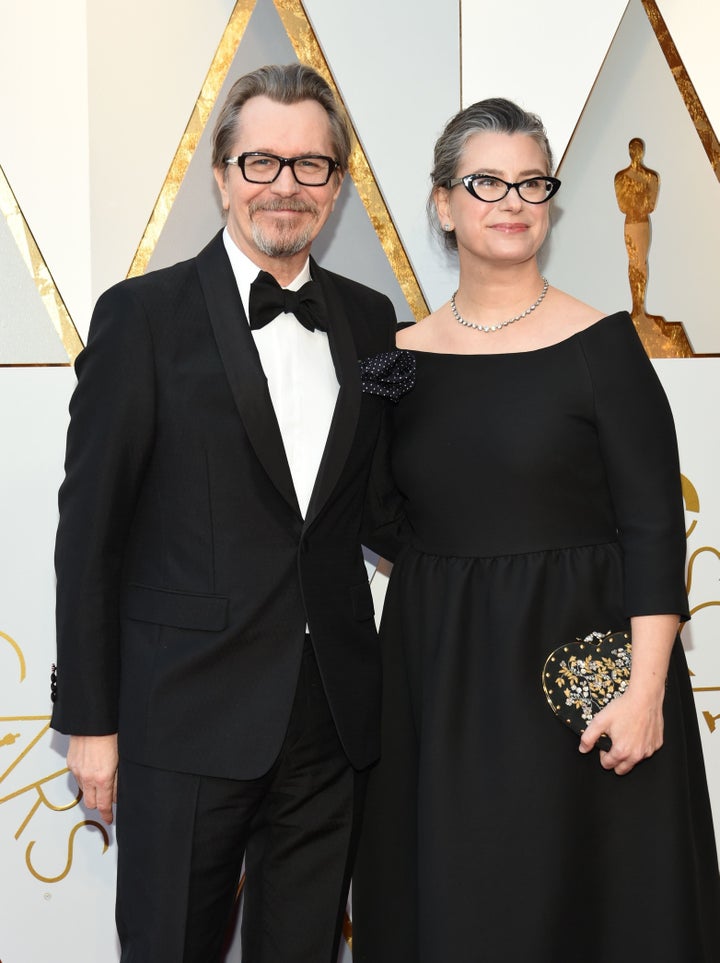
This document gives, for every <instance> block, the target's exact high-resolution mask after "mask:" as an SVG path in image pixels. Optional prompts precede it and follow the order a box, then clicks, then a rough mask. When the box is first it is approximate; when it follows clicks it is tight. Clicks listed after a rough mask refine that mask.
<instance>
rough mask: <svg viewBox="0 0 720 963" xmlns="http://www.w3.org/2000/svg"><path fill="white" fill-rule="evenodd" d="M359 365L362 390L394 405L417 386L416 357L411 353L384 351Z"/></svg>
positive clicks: (365, 359) (364, 359) (360, 362)
mask: <svg viewBox="0 0 720 963" xmlns="http://www.w3.org/2000/svg"><path fill="white" fill-rule="evenodd" d="M358 363H359V365H360V379H361V381H362V390H363V391H366V392H367V393H368V394H371V395H380V397H382V398H386V399H387V400H388V401H392V402H393V404H397V403H398V401H399V400H400V399H401V398H402V396H403V395H404V394H407V392H408V391H410V389H411V388H412V387H413V385H414V384H415V356H414V355H413V354H411V353H410V352H409V351H400V350H398V349H395V350H394V351H383V352H381V353H380V354H374V355H373V356H372V357H371V358H363V360H362V361H359V362H358Z"/></svg>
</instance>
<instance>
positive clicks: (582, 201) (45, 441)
mask: <svg viewBox="0 0 720 963" xmlns="http://www.w3.org/2000/svg"><path fill="white" fill-rule="evenodd" d="M645 6H646V5H643V3H641V2H640V0H631V2H630V3H629V4H628V3H626V2H625V0H606V2H604V3H602V4H600V3H597V4H593V5H587V4H578V3H577V0H548V2H547V3H545V4H544V5H543V9H542V16H541V17H540V18H539V19H538V13H537V10H538V8H537V4H536V3H534V2H531V0H514V2H511V3H510V4H505V5H504V6H503V8H502V14H503V16H502V21H501V25H500V27H498V26H497V16H496V14H497V7H496V6H495V5H492V4H489V3H487V2H484V0H465V2H464V3H457V4H448V2H447V0H415V2H414V4H413V12H412V16H408V12H407V4H406V3H405V0H363V2H362V3H351V2H347V3H343V4H339V3H338V2H337V0H306V3H305V5H304V11H305V14H306V16H307V22H308V23H309V25H310V27H311V28H312V31H313V33H314V37H315V38H316V40H317V42H318V43H319V45H320V47H321V48H322V52H323V54H324V56H325V58H326V60H327V62H328V64H329V66H330V69H331V70H332V73H333V75H334V78H335V80H336V82H337V84H338V86H339V88H340V90H341V93H342V95H343V97H344V99H345V101H346V104H347V106H348V108H349V111H350V113H351V116H352V119H353V122H354V125H355V128H356V131H357V133H358V136H359V138H360V140H361V142H362V145H363V147H364V150H365V154H366V156H367V159H368V162H369V164H370V166H371V168H372V170H373V172H374V175H375V178H376V181H377V183H378V185H379V187H380V189H381V191H382V194H383V197H384V199H385V203H386V205H387V210H388V213H389V216H390V217H391V218H392V221H393V223H394V225H395V228H396V230H397V232H398V235H399V237H400V239H401V241H402V244H403V245H404V248H405V251H406V252H407V255H408V257H409V259H410V262H411V265H412V269H413V271H414V276H415V278H416V279H417V282H418V283H419V285H420V287H421V289H422V292H423V293H424V296H425V299H426V301H427V303H428V304H429V305H430V306H431V307H436V306H437V305H439V304H440V303H442V302H443V301H445V300H446V299H447V296H448V294H449V292H450V291H452V290H453V287H452V285H453V281H454V271H455V268H454V266H453V265H452V263H451V262H449V261H448V260H447V259H446V257H445V256H444V255H443V254H441V253H440V252H439V251H438V250H437V248H436V247H435V246H434V244H433V242H432V240H431V238H430V235H429V232H428V230H427V228H426V225H425V220H424V202H425V196H426V192H427V188H428V171H429V168H430V163H431V154H432V146H433V143H434V140H435V138H436V136H437V134H438V133H439V131H440V129H441V128H442V126H443V124H444V122H445V121H446V120H447V118H448V117H449V116H450V115H451V114H453V113H454V112H455V111H456V110H457V109H458V108H459V107H460V106H461V104H463V103H469V102H471V101H472V100H474V99H477V98H480V97H483V96H490V95H505V96H510V97H513V98H515V99H517V100H518V101H520V102H521V103H522V104H523V105H524V106H526V107H528V108H529V109H532V110H536V111H538V112H539V113H540V114H541V115H542V116H543V117H544V119H545V121H546V123H547V126H548V129H549V133H550V137H551V140H552V142H553V146H554V149H555V152H556V155H557V156H558V157H562V166H561V169H560V172H559V176H560V177H561V178H562V179H563V189H562V192H561V194H560V195H559V197H558V205H557V212H556V218H555V225H554V228H553V233H552V237H551V239H550V241H549V242H548V244H547V250H546V251H545V254H544V258H545V262H544V266H545V271H546V273H547V274H548V276H549V277H550V279H551V281H552V283H555V284H557V285H559V286H561V287H564V288H567V289H569V290H570V291H572V292H573V293H574V294H576V295H577V296H579V297H581V298H584V299H585V300H588V301H591V302H593V303H596V304H597V305H598V306H599V307H603V308H606V309H607V310H608V311H612V310H616V309H617V308H620V307H629V305H630V296H629V290H628V287H627V262H626V254H625V248H624V242H623V217H622V215H621V214H620V212H619V210H618V208H617V204H616V201H615V196H614V192H613V189H612V178H613V175H614V173H615V172H616V171H617V170H619V169H620V168H622V167H624V166H626V164H627V143H628V140H629V139H630V138H631V137H634V136H639V137H642V138H643V139H644V140H645V142H646V146H647V152H646V163H647V164H648V166H650V167H652V168H654V169H655V170H657V171H659V172H660V175H661V193H660V197H659V200H658V205H657V209H656V211H655V213H654V214H653V216H652V225H653V242H652V247H651V256H650V280H649V286H648V310H650V311H652V312H653V313H657V314H663V315H664V316H665V317H666V318H668V319H669V320H682V321H684V322H685V323H686V325H687V330H688V334H689V336H690V338H691V340H692V341H693V345H694V347H695V350H696V351H703V352H705V353H720V324H719V322H720V319H719V318H718V309H717V307H716V304H717V298H716V293H715V289H714V285H713V283H712V282H713V281H714V276H713V275H714V271H713V267H714V266H715V265H716V264H717V255H718V251H719V250H720V246H719V245H718V232H719V230H720V228H718V225H719V224H720V217H719V216H718V215H719V214H720V210H718V208H719V207H720V185H718V180H717V176H716V175H715V173H714V172H713V169H712V167H711V165H710V162H709V160H708V158H707V155H706V154H705V153H704V151H703V149H702V146H701V144H700V140H699V138H698V137H697V134H696V132H695V128H694V124H693V121H692V119H691V117H690V114H689V112H688V109H687V106H686V104H685V102H684V101H683V98H682V97H681V95H680V93H679V91H678V88H677V85H676V84H675V81H674V79H673V76H672V74H671V72H670V69H669V67H668V65H667V62H666V60H665V58H664V54H663V52H662V50H661V48H660V45H659V44H658V41H657V37H656V36H655V33H654V32H653V30H652V28H651V26H650V21H649V20H648V17H647V14H646V10H645ZM658 6H659V8H660V11H661V12H662V14H663V15H664V16H665V19H666V22H667V24H668V27H669V29H670V32H671V34H672V38H673V40H674V42H675V44H676V46H677V48H678V50H679V52H680V55H681V57H682V60H683V63H684V65H685V67H686V69H687V72H688V74H689V76H690V78H691V80H692V83H693V85H694V88H695V91H696V92H697V94H698V96H699V97H700V99H701V101H702V104H703V107H704V109H705V112H706V113H707V115H708V117H709V118H710V121H711V123H712V124H713V125H714V129H715V130H716V131H718V130H720V101H719V100H718V91H719V90H720V84H718V67H717V63H718V57H717V51H716V38H717V37H718V36H720V11H719V10H718V9H717V7H716V4H715V3H714V2H713V0H691V2H688V0H664V2H660V3H659V4H658ZM293 7H294V3H293V0H276V3H273V2H272V0H257V2H256V3H255V0H240V2H239V3H238V4H237V5H236V4H235V3H234V2H233V0H173V2H170V0H150V2H147V0H145V2H141V0H125V3H123V4H117V3H115V2H113V3H111V2H110V0H93V2H92V3H87V2H85V0H66V2H64V3H62V4H57V3H54V2H53V0H37V2H35V3H34V4H26V3H24V2H23V0H5V2H4V3H2V4H0V44H1V45H2V47H1V49H2V56H0V118H2V120H1V121H0V168H1V170H0V210H1V211H2V216H0V439H1V440H2V463H1V464H0V865H1V866H2V870H3V871H2V875H1V876H0V905H1V906H2V907H3V911H2V914H0V960H2V961H3V963H37V961H40V960H50V959H52V960H54V961H58V963H70V960H72V961H73V963H97V961H98V960H102V961H103V963H106V961H107V963H111V961H112V960H115V959H117V948H116V938H115V935H114V925H113V888H114V866H115V841H114V835H113V830H112V828H111V829H110V830H109V831H107V830H106V829H105V828H104V827H101V826H99V825H98V823H97V821H96V817H95V816H94V814H92V813H89V812H87V811H86V810H84V808H83V806H82V803H80V804H78V803H77V800H76V787H75V785H74V783H73V781H72V779H71V778H69V777H68V775H67V773H66V772H65V771H64V751H65V740H64V738H63V737H59V736H57V735H54V734H52V733H51V732H50V731H48V729H47V721H48V717H49V711H50V705H49V666H50V663H51V661H52V660H53V657H54V636H53V589H54V579H53V572H52V542H53V536H54V529H55V524H56V491H57V486H58V484H59V481H60V479H61V473H62V453H63V447H64V432H65V426H66V421H67V414H66V412H67V401H68V398H69V395H70V392H71V391H72V387H73V383H74V375H73V373H72V369H71V368H70V367H68V366H67V358H68V346H69V345H70V350H72V347H71V340H69V339H68V337H67V335H65V336H62V335H61V334H59V333H58V332H59V328H60V321H58V316H57V311H53V309H52V308H51V307H50V308H49V307H48V304H49V300H48V291H50V292H51V293H52V294H53V296H54V295H55V293H57V294H59V296H60V298H61V299H62V302H64V305H65V307H66V309H67V315H68V316H69V318H70V319H71V320H72V322H73V323H74V325H75V327H76V329H77V331H78V332H79V335H80V337H81V338H82V339H84V337H85V335H86V332H87V325H88V322H89V318H90V312H91V309H92V304H93V302H94V300H95V299H96V297H97V296H98V295H99V294H100V292H101V291H102V290H103V289H104V288H106V287H107V286H108V285H109V284H111V283H113V282H114V281H116V280H118V279H119V278H120V277H123V276H124V275H125V274H126V273H127V271H128V269H129V267H130V264H131V263H132V261H133V257H134V256H135V253H136V250H137V248H138V245H139V243H140V239H141V238H142V236H143V233H144V231H145V228H146V225H147V222H148V219H149V218H150V215H151V213H152V211H153V208H154V206H155V201H156V198H157V197H158V194H159V193H160V191H161V189H162V186H163V183H164V181H165V177H166V174H167V172H168V169H169V168H170V166H171V163H172V160H173V157H174V155H175V151H176V149H177V147H178V144H179V143H180V140H181V138H182V135H183V131H184V130H185V126H186V124H187V122H188V119H189V117H190V115H191V112H192V110H193V108H194V106H195V102H196V100H197V97H198V93H199V91H200V89H201V87H202V84H203V81H204V78H205V76H206V74H207V72H208V68H209V67H210V65H211V62H212V61H213V57H214V54H215V51H216V48H217V46H218V44H219V42H220V40H221V38H222V37H223V32H224V31H225V28H226V26H227V24H228V21H229V19H230V17H231V15H232V14H233V11H235V12H236V13H237V11H238V10H240V11H241V12H242V10H245V11H246V13H247V14H248V15H250V18H249V23H248V26H247V30H246V32H245V34H244V38H243V40H242V42H241V44H240V47H239V50H238V53H237V56H236V57H235V59H234V61H233V63H232V67H231V74H232V76H237V75H238V74H239V73H242V72H243V71H244V70H246V69H251V68H252V67H253V66H255V65H256V64H257V63H262V62H266V61H267V60H271V59H282V60H289V59H292V58H293V57H294V50H293V46H292V43H291V39H290V37H289V36H288V33H287V30H286V28H285V26H284V24H283V22H282V20H281V18H280V15H279V12H280V11H281V10H287V9H291V10H292V8H293ZM301 9H302V8H301ZM491 25H493V26H491ZM509 52H511V54H512V55H509ZM233 71H234V73H233ZM204 151H206V139H205V140H203V139H202V138H201V139H200V143H199V145H198V150H197V154H196V158H195V161H194V162H191V164H190V167H189V169H188V173H187V177H186V179H185V181H184V182H183V185H182V186H181V189H180V191H179V193H178V195H177V199H176V202H175V207H174V208H173V211H172V212H171V214H170V216H169V217H168V220H167V223H166V227H165V231H164V232H163V234H162V235H161V237H160V242H159V243H158V246H157V252H156V256H155V259H154V260H153V261H152V262H151V266H153V264H156V263H160V262H161V261H162V260H163V259H165V260H168V259H170V260H171V259H173V258H174V257H175V256H184V254H185V252H186V251H187V253H193V252H194V251H195V250H197V249H199V248H200V247H201V246H202V245H203V244H204V242H205V240H206V239H207V238H208V237H209V234H210V232H211V230H212V229H213V227H212V225H213V224H214V223H215V221H214V220H213V218H216V217H217V215H218V212H217V209H216V208H212V207H211V206H210V205H211V204H212V201H211V191H212V182H211V180H210V174H209V171H207V170H206V169H205V166H204V165H205V163H206V162H205V159H204V158H203V152H204ZM346 194H347V198H346V200H345V201H344V202H343V204H342V205H341V206H340V207H341V209H340V211H339V215H340V217H339V220H338V224H337V226H336V230H335V231H334V233H333V236H332V238H331V243H330V244H329V245H328V246H327V249H326V250H324V251H323V255H322V259H323V261H324V262H325V263H328V264H331V263H332V264H333V265H334V266H336V267H337V268H338V269H340V270H343V271H344V272H345V273H350V274H355V275H356V276H360V277H361V279H362V280H366V281H367V282H368V283H370V284H374V285H375V286H377V287H380V288H383V289H386V290H388V293H389V294H390V295H391V296H392V297H393V300H394V301H395V303H396V305H397V307H398V313H399V315H400V316H401V317H405V318H408V317H410V308H409V306H408V304H407V302H406V301H405V300H404V295H403V290H402V289H401V286H400V284H399V283H398V281H397V279H396V278H395V276H394V274H393V273H392V271H391V270H389V268H388V264H387V259H386V258H385V256H384V253H383V249H382V247H381V245H380V242H379V241H378V240H377V237H376V235H375V233H374V231H373V229H372V226H371V225H370V221H369V220H368V219H367V216H366V215H365V213H364V209H363V207H362V203H361V202H360V199H359V195H358V192H357V191H355V190H354V188H352V187H351V186H350V185H348V190H347V191H346ZM26 228H27V231H28V232H29V235H31V236H29V235H28V233H26ZM343 238H345V239H347V238H350V239H351V243H350V244H348V243H347V242H346V241H345V242H344V241H343ZM353 247H354V248H355V249H356V250H360V251H361V253H362V257H361V258H360V259H359V262H358V266H357V269H356V265H355V262H354V261H353V260H349V259H351V258H353V251H352V248H353ZM36 248H37V249H36ZM44 269H46V271H45V270H44ZM358 272H359V274H358ZM36 277H38V278H41V280H40V282H39V283H38V282H37V281H36ZM60 314H61V315H62V311H60ZM63 365H64V366H63ZM719 365H720V359H715V358H704V359H689V360H683V361H678V360H663V361H658V362H657V367H658V370H659V372H660V375H661V378H662V380H663V382H664V384H665V385H666V388H667V390H668V393H669V396H670V399H671V403H672V405H673V409H674V412H675V415H676V420H677V424H678V431H679V437H680V446H681V460H682V470H683V474H684V476H685V479H686V483H685V492H686V500H687V504H686V507H687V509H688V511H687V520H688V529H689V530H690V534H689V542H688V544H689V557H690V558H691V559H692V566H691V576H692V585H691V593H690V594H691V603H692V605H693V606H694V607H695V608H696V609H697V611H696V613H695V616H694V618H693V621H692V622H691V623H690V625H689V626H688V627H687V628H686V629H685V631H684V634H683V640H684V643H685V645H686V647H687V649H688V657H689V663H690V668H691V671H692V672H693V685H694V687H695V690H696V701H697V706H698V717H699V720H700V727H701V731H702V735H703V741H704V746H705V752H706V760H707V764H708V769H709V774H710V782H711V792H712V796H713V801H714V806H715V817H716V825H718V826H720V747H719V746H720V735H718V727H720V653H719V652H718V650H717V644H716V639H717V637H718V628H719V627H720V626H719V625H718V619H720V611H719V610H718V606H720V584H719V579H720V457H719V456H718V450H717V428H716V426H715V424H714V418H713V416H714V415H716V413H717V411H718V408H719V406H718V402H719V401H720V379H719V377H718V375H719V374H720V369H719V367H718V366H719ZM384 584H385V583H384V579H383V576H382V575H377V576H376V577H375V578H374V580H373V591H374V593H375V595H376V598H377V600H378V602H379V603H381V601H382V597H383V593H384ZM343 956H344V960H345V963H347V961H348V960H349V951H347V950H345V951H344V954H343ZM239 958H240V956H239V950H238V949H237V947H234V948H233V949H232V951H231V954H230V957H229V959H231V960H232V963H236V961H237V960H239Z"/></svg>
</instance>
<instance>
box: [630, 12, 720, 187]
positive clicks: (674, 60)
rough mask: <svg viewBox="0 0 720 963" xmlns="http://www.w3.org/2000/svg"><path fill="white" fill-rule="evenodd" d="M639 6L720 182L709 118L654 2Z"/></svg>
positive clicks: (719, 151) (718, 150) (719, 155)
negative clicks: (655, 38) (650, 27)
mask: <svg viewBox="0 0 720 963" xmlns="http://www.w3.org/2000/svg"><path fill="white" fill-rule="evenodd" d="M642 5H643V7H644V9H645V13H646V14H647V17H648V20H649V21H650V24H651V26H652V28H653V31H654V32H655V36H656V37H657V39H658V43H659V44H660V49H661V50H662V52H663V54H664V56H665V59H666V60H667V62H668V66H669V67H670V71H671V73H672V75H673V77H674V78H675V83H676V84H677V86H678V90H679V91H680V95H681V97H682V99H683V100H684V102H685V106H686V107H687V109H688V113H689V114H690V117H691V119H692V122H693V124H694V125H695V130H696V131H697V132H698V137H699V138H700V140H701V142H702V145H703V147H704V148H705V153H706V154H707V156H708V159H709V160H710V163H711V165H712V169H713V170H714V171H715V174H716V175H717V177H718V180H720V142H719V141H718V138H717V136H716V135H715V131H714V130H713V128H712V124H711V123H710V118H709V117H708V116H707V114H706V113H705V109H704V108H703V105H702V103H701V102H700V98H699V97H698V95H697V91H696V90H695V87H694V86H693V82H692V80H691V79H690V75H689V74H688V72H687V70H686V69H685V65H684V64H683V62H682V58H681V57H680V53H679V52H678V49H677V47H676V46H675V43H674V41H673V38H672V37H671V36H670V31H669V30H668V28H667V24H666V23H665V20H664V19H663V16H662V14H661V13H660V10H659V9H658V5H657V3H656V2H655V0H642Z"/></svg>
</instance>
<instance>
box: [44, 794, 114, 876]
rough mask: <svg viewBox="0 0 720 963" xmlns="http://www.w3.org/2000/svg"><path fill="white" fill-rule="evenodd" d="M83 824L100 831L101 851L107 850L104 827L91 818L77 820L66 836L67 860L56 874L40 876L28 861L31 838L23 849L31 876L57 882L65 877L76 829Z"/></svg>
mask: <svg viewBox="0 0 720 963" xmlns="http://www.w3.org/2000/svg"><path fill="white" fill-rule="evenodd" d="M45 802H46V805H49V803H47V800H46V801H45ZM50 808H51V809H55V807H54V806H51V807H50ZM83 826H89V827H91V828H92V829H97V830H98V832H99V833H100V835H101V836H102V839H103V849H102V851H103V853H106V852H107V849H108V846H109V845H110V839H109V838H108V834H107V832H106V831H105V829H104V828H103V827H102V826H101V825H100V823H96V822H95V821H94V820H92V819H83V821H82V822H79V823H78V824H77V825H76V826H73V828H72V830H71V831H70V836H69V838H68V849H67V862H66V863H65V866H64V868H63V870H62V872H60V873H58V875H57V876H42V875H41V874H40V873H38V872H37V870H36V869H35V868H34V867H33V865H32V862H31V861H30V853H31V852H32V849H33V846H34V845H35V840H33V841H32V842H31V843H30V844H29V845H28V848H27V849H26V851H25V863H26V865H27V868H28V869H29V870H30V872H31V873H32V874H33V876H34V877H35V878H36V879H39V880H40V881H41V882H43V883H59V882H60V880H61V879H65V877H66V876H67V874H68V873H69V872H70V868H71V867H72V861H73V845H74V842H75V836H76V835H77V833H78V831H79V830H80V829H82V827H83Z"/></svg>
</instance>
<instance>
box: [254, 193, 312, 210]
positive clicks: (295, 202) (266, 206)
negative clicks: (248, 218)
mask: <svg viewBox="0 0 720 963" xmlns="http://www.w3.org/2000/svg"><path fill="white" fill-rule="evenodd" d="M248 210H249V212H250V214H256V213H257V212H258V211H299V212H300V213H306V214H317V213H318V209H317V207H316V206H315V205H314V204H310V203H308V202H307V201H301V200H299V199H298V198H291V197H289V198H287V199H286V200H282V199H278V200H276V201H254V202H253V203H251V204H250V205H249V206H248Z"/></svg>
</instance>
